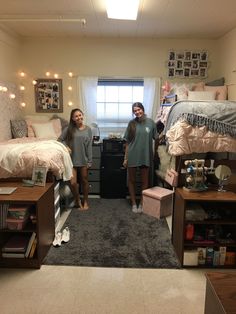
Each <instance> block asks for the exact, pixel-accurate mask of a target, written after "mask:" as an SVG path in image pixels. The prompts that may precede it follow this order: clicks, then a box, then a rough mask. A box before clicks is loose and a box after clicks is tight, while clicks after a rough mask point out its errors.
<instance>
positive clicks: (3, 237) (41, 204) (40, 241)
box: [0, 181, 55, 268]
mask: <svg viewBox="0 0 236 314" xmlns="http://www.w3.org/2000/svg"><path fill="white" fill-rule="evenodd" d="M4 186H9V187H10V186H12V187H13V186H14V187H17V189H16V190H15V191H14V192H13V193H12V194H10V195H0V204H9V205H12V204H14V205H30V206H31V207H32V208H34V211H35V215H36V223H35V224H32V223H31V222H30V221H29V223H27V225H26V226H25V227H24V228H23V229H22V230H9V229H7V228H4V229H1V230H0V253H1V248H2V246H3V245H4V244H5V243H6V241H7V239H9V237H10V236H11V235H13V234H20V233H32V232H36V237H37V247H36V251H35V254H34V257H33V258H3V257H2V255H1V254H0V267H16V268H17V267H24V268H40V267H41V264H42V261H43V259H44V258H45V256H46V254H47V252H48V250H49V248H50V246H51V244H52V241H53V239H54V235H55V220H54V183H52V182H49V183H46V185H45V187H41V186H33V187H24V186H22V183H21V182H9V181H7V182H0V187H4Z"/></svg>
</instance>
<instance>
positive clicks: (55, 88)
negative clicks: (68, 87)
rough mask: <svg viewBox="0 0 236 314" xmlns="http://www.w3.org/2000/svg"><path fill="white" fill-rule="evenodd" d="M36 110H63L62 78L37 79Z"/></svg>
mask: <svg viewBox="0 0 236 314" xmlns="http://www.w3.org/2000/svg"><path fill="white" fill-rule="evenodd" d="M36 82H37V83H36V84H35V85H34V87H35V107H36V108H35V109H36V112H63V97H62V96H63V95H62V79H37V80H36Z"/></svg>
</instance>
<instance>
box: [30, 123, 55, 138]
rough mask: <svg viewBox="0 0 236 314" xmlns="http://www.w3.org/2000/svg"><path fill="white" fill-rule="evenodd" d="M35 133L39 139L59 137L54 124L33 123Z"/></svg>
mask: <svg viewBox="0 0 236 314" xmlns="http://www.w3.org/2000/svg"><path fill="white" fill-rule="evenodd" d="M32 127H33V129H34V133H35V135H36V137H37V138H50V139H57V138H58V136H57V134H56V132H55V130H54V127H53V123H52V122H48V123H43V124H42V123H32Z"/></svg>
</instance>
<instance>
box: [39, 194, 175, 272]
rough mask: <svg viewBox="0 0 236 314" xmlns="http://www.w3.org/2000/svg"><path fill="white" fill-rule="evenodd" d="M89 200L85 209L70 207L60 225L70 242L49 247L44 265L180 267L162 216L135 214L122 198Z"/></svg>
mask: <svg viewBox="0 0 236 314" xmlns="http://www.w3.org/2000/svg"><path fill="white" fill-rule="evenodd" d="M89 202H90V209H89V210H88V211H79V210H78V209H73V210H72V212H71V214H70V215H69V217H68V219H67V221H66V223H65V224H64V226H63V228H65V227H67V226H68V227H69V229H70V233H71V236H70V241H69V242H68V243H64V244H62V246H60V247H53V246H52V247H51V248H50V250H49V252H48V254H47V256H46V258H45V260H44V262H43V264H45V265H77V266H97V267H129V268H180V265H179V262H178V260H177V258H176V255H175V252H174V249H173V246H172V244H171V236H170V233H169V229H168V226H167V222H166V219H165V218H162V219H160V220H157V219H155V218H153V217H150V216H148V215H145V214H134V213H132V211H131V209H130V205H129V202H128V201H127V200H125V199H90V201H89ZM63 228H62V229H63Z"/></svg>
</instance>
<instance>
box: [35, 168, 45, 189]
mask: <svg viewBox="0 0 236 314" xmlns="http://www.w3.org/2000/svg"><path fill="white" fill-rule="evenodd" d="M47 171H48V169H47V167H44V166H35V167H34V168H33V173H32V181H34V185H38V186H45V184H46V178H47Z"/></svg>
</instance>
